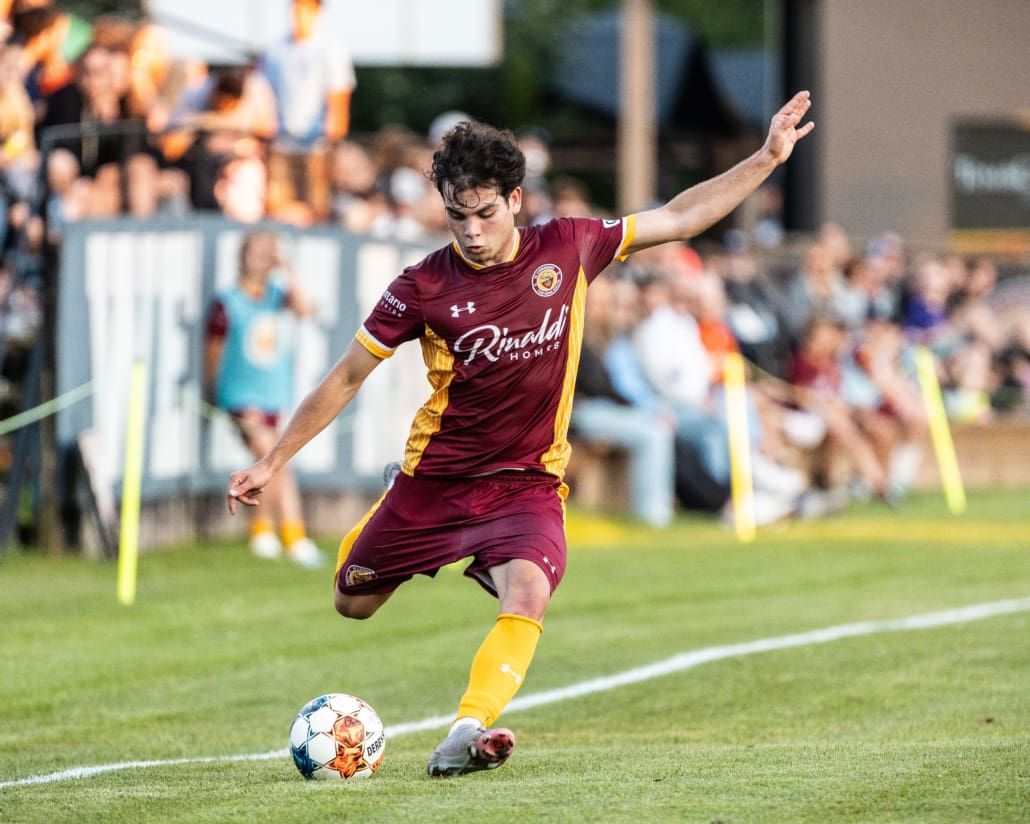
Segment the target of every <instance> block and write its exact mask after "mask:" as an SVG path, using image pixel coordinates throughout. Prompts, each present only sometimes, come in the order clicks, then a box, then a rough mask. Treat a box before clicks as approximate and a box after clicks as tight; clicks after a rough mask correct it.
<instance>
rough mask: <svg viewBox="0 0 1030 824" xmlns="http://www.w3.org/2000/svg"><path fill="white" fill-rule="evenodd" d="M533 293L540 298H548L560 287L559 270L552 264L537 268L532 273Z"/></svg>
mask: <svg viewBox="0 0 1030 824" xmlns="http://www.w3.org/2000/svg"><path fill="white" fill-rule="evenodd" d="M532 285H533V291H534V292H536V293H537V294H538V295H539V296H540V297H542V298H549V297H550V296H551V295H553V294H554V293H555V292H557V291H558V287H560V286H561V269H559V268H558V266H556V265H555V264H553V263H545V264H544V265H543V266H538V267H537V270H536V271H535V272H533V280H532Z"/></svg>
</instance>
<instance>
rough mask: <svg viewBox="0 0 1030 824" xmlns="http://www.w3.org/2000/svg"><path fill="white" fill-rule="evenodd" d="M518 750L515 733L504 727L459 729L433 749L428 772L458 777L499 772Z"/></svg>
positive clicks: (466, 727)
mask: <svg viewBox="0 0 1030 824" xmlns="http://www.w3.org/2000/svg"><path fill="white" fill-rule="evenodd" d="M514 750H515V733H513V732H512V731H511V730H508V729H505V728H504V727H496V728H493V729H489V730H484V729H483V728H482V727H474V726H471V725H469V726H464V727H458V728H457V729H455V730H452V731H451V733H450V734H449V735H448V736H447V737H446V738H445V739H444V740H443V741H441V742H440V743H439V744H438V745H437V747H436V749H435V750H433V754H432V755H431V756H429V767H428V769H427V771H428V772H429V774H430V775H436V776H454V775H465V773H470V772H475V771H476V770H495V769H497V768H498V767H499V766H501V764H503V763H504V762H505V761H507V760H508V757H509V756H510V755H511V754H512V752H513V751H514Z"/></svg>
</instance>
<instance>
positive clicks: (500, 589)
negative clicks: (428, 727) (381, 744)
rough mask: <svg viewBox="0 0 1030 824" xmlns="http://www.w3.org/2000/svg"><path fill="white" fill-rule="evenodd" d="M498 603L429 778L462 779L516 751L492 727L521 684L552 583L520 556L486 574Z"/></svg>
mask: <svg viewBox="0 0 1030 824" xmlns="http://www.w3.org/2000/svg"><path fill="white" fill-rule="evenodd" d="M489 573H490V577H491V579H492V581H493V584H494V587H495V588H496V590H497V596H498V599H499V601H500V614H499V615H498V617H497V622H496V623H495V624H494V626H493V628H492V629H491V630H490V632H489V633H488V634H487V636H486V638H485V639H484V640H483V643H482V645H481V646H480V647H479V650H478V651H477V652H476V655H475V657H474V658H473V660H472V668H471V672H470V673H469V683H468V688H467V689H466V690H465V694H464V695H463V696H462V698H461V701H460V702H459V705H458V717H457V720H455V722H454V724H453V725H452V727H451V730H450V732H449V734H448V735H447V737H446V738H445V739H444V740H443V741H442V742H441V743H440V744H439V746H437V748H436V749H435V750H434V751H433V754H432V755H431V756H430V758H429V766H428V772H429V774H430V775H437V776H453V775H464V774H465V773H468V772H473V771H476V770H488V769H494V768H496V767H499V766H500V765H501V764H503V763H504V762H505V761H506V760H507V759H508V756H510V755H511V753H512V750H513V749H514V748H515V735H514V734H513V733H512V732H511V730H508V729H505V728H503V727H497V728H490V724H492V723H493V722H494V721H495V720H496V719H497V717H498V716H499V715H500V714H501V711H502V710H503V709H504V707H505V706H507V704H508V703H509V702H510V701H511V699H512V698H514V697H515V693H516V692H517V691H518V689H519V687H521V686H522V682H523V681H524V680H525V676H526V671H527V670H528V669H529V665H530V662H531V661H532V660H533V654H534V653H535V652H536V645H537V641H538V640H539V639H540V633H541V632H542V631H543V626H542V625H541V623H540V622H541V620H542V619H543V617H544V613H545V612H546V611H547V605H548V604H549V603H550V599H551V581H550V579H549V578H548V577H547V575H545V574H544V572H543V570H542V569H541V568H540V567H539V566H537V564H536V563H534V562H533V561H530V560H526V559H522V558H518V559H514V560H511V561H506V562H505V563H503V564H500V565H498V566H496V567H493V568H491V569H490V570H489Z"/></svg>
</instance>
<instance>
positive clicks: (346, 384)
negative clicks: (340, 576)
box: [226, 340, 382, 515]
mask: <svg viewBox="0 0 1030 824" xmlns="http://www.w3.org/2000/svg"><path fill="white" fill-rule="evenodd" d="M380 363H382V359H381V358H378V357H376V356H375V355H373V354H372V353H371V352H369V351H368V350H367V349H366V348H365V347H364V346H362V345H361V344H360V343H358V342H357V341H356V340H354V341H351V345H350V346H349V347H348V348H347V351H346V352H344V353H343V356H342V357H341V358H340V359H339V360H338V361H337V362H336V365H335V366H334V367H333V368H332V369H331V370H330V371H329V374H327V375H326V376H325V377H324V378H323V379H322V382H321V383H319V384H318V386H316V387H315V388H314V389H313V390H312V391H311V393H310V394H308V396H307V397H306V398H304V400H303V402H302V403H301V405H300V406H299V407H298V408H297V411H296V412H295V413H294V414H293V417H292V418H291V419H290V422H289V424H288V425H287V426H286V430H285V431H284V432H283V434H282V436H281V437H280V438H279V440H278V441H277V442H276V444H275V446H273V447H272V449H271V450H270V451H269V453H268V454H267V455H265V457H263V458H262V459H261V460H260V461H258V462H257V463H256V464H254V465H253V466H251V467H249V468H248V469H241V470H239V471H238V472H233V473H232V475H230V476H229V486H228V489H227V490H226V500H227V501H228V504H229V512H231V513H232V514H234V515H235V514H236V503H237V501H239V502H240V503H244V504H247V505H248V506H257V504H258V497H259V496H260V495H261V492H262V490H263V489H264V488H265V486H267V485H268V482H269V481H270V480H272V478H273V477H274V476H275V474H276V473H277V472H278V471H279V470H280V469H282V467H283V465H284V464H285V463H286V462H287V461H288V460H289V459H290V458H292V457H293V456H294V455H296V454H297V452H299V451H300V450H301V449H302V448H303V447H304V445H305V444H307V443H308V441H310V440H311V439H312V438H314V437H315V435H317V434H318V433H319V432H321V431H322V430H323V429H325V428H326V427H327V426H328V425H329V424H330V423H332V421H333V420H334V419H335V418H336V416H337V415H339V414H340V412H342V411H343V409H344V408H345V407H346V406H347V404H348V403H350V401H351V399H353V397H354V396H355V395H356V394H357V392H358V389H360V388H361V385H362V384H363V383H364V382H365V378H367V377H368V376H369V375H370V374H371V373H372V370H373V369H375V368H376V367H377V366H378V365H379V364H380Z"/></svg>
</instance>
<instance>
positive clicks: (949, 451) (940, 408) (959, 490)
mask: <svg viewBox="0 0 1030 824" xmlns="http://www.w3.org/2000/svg"><path fill="white" fill-rule="evenodd" d="M916 375H917V377H918V379H919V388H920V390H921V391H922V393H923V403H924V404H926V417H927V419H928V421H929V422H930V438H931V440H932V441H933V450H934V453H935V454H936V456H937V468H938V470H939V471H940V473H941V485H942V486H943V487H944V498H945V500H946V501H947V502H948V510H949V511H950V512H951V514H952V515H961V514H962V513H963V512H965V511H966V492H965V489H964V488H963V486H962V475H961V473H960V472H959V468H958V458H957V457H956V455H955V444H954V442H953V441H952V439H951V429H950V428H949V426H948V414H947V412H945V410H944V401H943V400H942V399H941V386H940V384H939V383H938V381H937V370H936V368H935V365H934V358H933V353H932V352H931V351H930V350H929V349H927V348H926V347H925V346H919V347H917V348H916Z"/></svg>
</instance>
